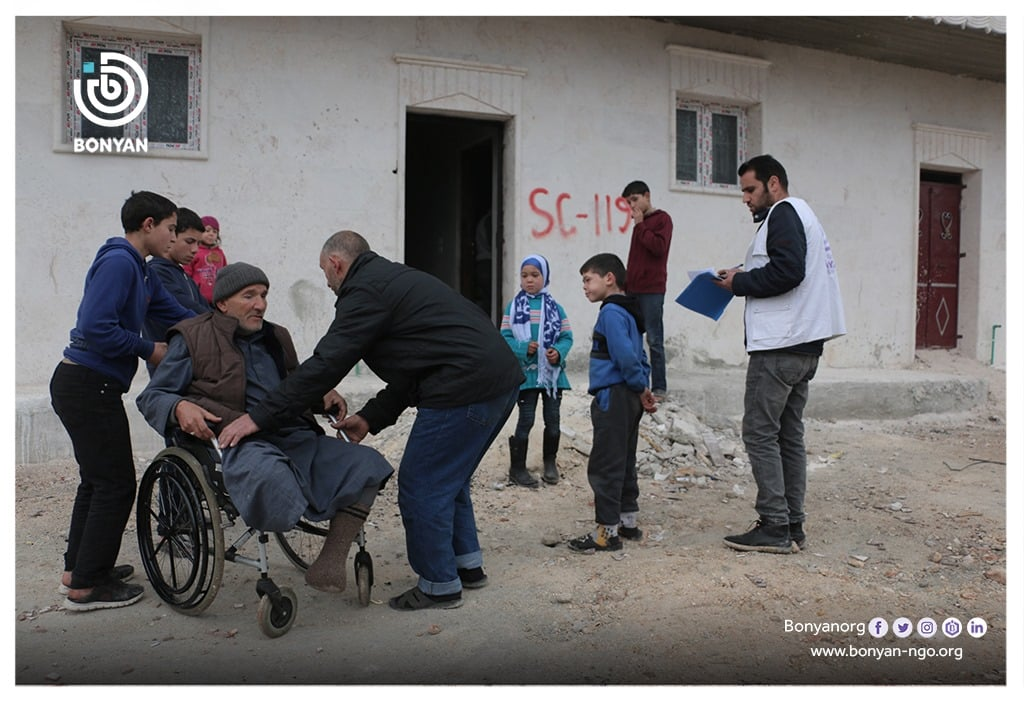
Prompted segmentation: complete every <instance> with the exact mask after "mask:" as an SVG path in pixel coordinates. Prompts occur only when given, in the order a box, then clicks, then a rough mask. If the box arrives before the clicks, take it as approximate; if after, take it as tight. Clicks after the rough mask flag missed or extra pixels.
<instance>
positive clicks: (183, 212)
mask: <svg viewBox="0 0 1024 705" xmlns="http://www.w3.org/2000/svg"><path fill="white" fill-rule="evenodd" d="M205 229H206V226H205V225H203V219H202V218H200V217H199V215H198V214H197V213H196V212H195V211H194V210H189V209H188V208H179V209H178V227H177V229H176V230H175V232H179V233H183V232H185V231H186V230H198V231H199V232H203V231H204V230H205Z"/></svg>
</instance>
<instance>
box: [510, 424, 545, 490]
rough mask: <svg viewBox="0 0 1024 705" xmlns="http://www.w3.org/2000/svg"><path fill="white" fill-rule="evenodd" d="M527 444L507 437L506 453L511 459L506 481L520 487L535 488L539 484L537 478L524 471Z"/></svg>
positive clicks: (513, 437)
mask: <svg viewBox="0 0 1024 705" xmlns="http://www.w3.org/2000/svg"><path fill="white" fill-rule="evenodd" d="M527 443H528V441H519V440H516V437H515V436H509V437H508V452H509V456H510V457H511V459H512V460H511V466H510V467H509V470H508V481H509V482H510V483H511V484H513V485H519V486H520V487H536V486H537V485H538V484H539V483H538V482H537V478H535V477H534V476H533V475H531V474H530V473H528V472H527V471H526V446H527Z"/></svg>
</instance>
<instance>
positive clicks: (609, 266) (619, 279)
mask: <svg viewBox="0 0 1024 705" xmlns="http://www.w3.org/2000/svg"><path fill="white" fill-rule="evenodd" d="M587 272H591V273H593V274H596V275H598V276H600V277H603V276H604V275H606V274H612V275H614V277H615V284H616V286H618V287H619V288H620V289H622V290H623V291H625V289H626V265H624V264H623V263H622V260H621V259H619V257H618V255H614V254H612V253H611V252H602V253H601V254H599V255H594V256H593V257H591V258H590V259H588V260H587V261H586V262H584V263H583V266H582V267H580V274H586V273H587Z"/></svg>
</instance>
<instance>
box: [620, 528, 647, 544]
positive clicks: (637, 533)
mask: <svg viewBox="0 0 1024 705" xmlns="http://www.w3.org/2000/svg"><path fill="white" fill-rule="evenodd" d="M619 536H620V537H621V538H624V539H626V540H627V541H639V540H640V539H642V538H643V537H644V532H643V530H641V529H640V527H639V526H620V527H619Z"/></svg>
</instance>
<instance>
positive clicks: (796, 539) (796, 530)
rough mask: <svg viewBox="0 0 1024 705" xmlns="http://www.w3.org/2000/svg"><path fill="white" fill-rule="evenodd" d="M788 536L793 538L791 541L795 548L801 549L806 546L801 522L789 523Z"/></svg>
mask: <svg viewBox="0 0 1024 705" xmlns="http://www.w3.org/2000/svg"><path fill="white" fill-rule="evenodd" d="M789 538H791V539H793V543H795V544H796V546H797V548H799V549H800V550H801V551H802V550H804V549H805V548H807V534H805V533H804V525H803V522H797V523H793V524H790V525H789Z"/></svg>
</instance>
